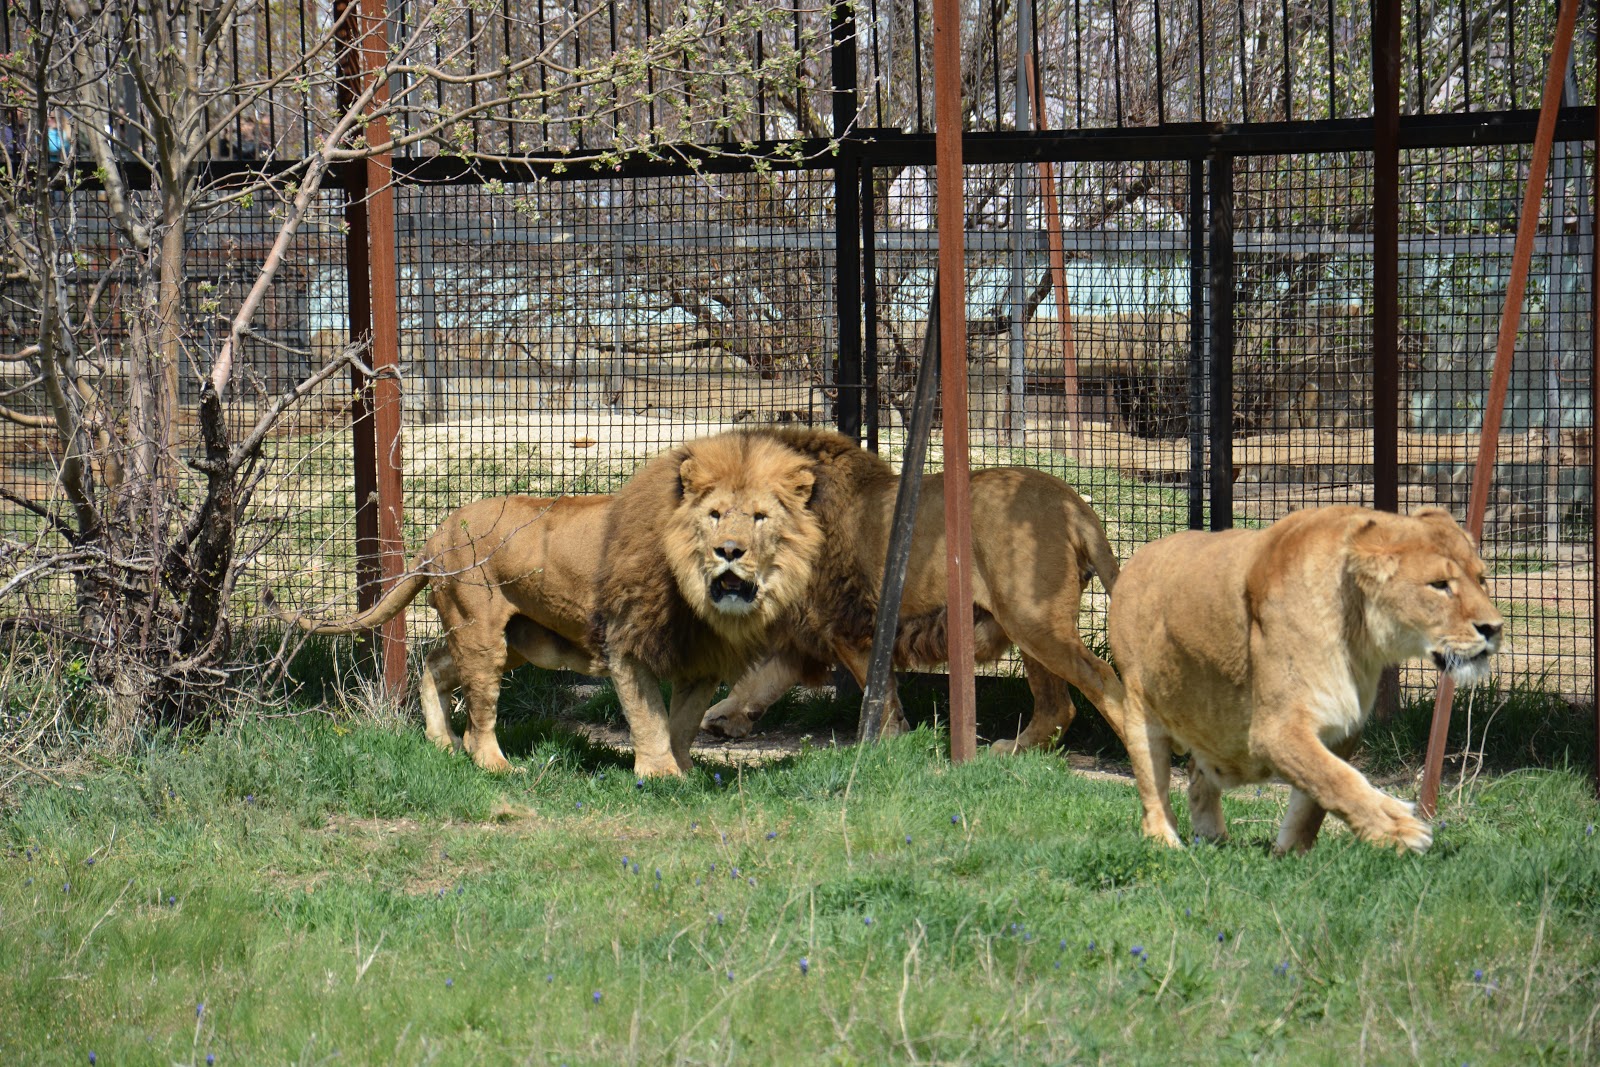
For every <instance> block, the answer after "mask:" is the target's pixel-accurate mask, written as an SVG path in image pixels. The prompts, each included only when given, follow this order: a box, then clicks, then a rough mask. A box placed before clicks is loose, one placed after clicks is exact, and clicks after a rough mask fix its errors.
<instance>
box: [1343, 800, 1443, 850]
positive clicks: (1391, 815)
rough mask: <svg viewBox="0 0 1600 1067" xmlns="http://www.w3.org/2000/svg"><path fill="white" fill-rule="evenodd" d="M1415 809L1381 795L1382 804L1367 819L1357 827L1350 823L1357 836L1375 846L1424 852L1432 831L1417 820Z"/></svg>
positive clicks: (1431, 839)
mask: <svg viewBox="0 0 1600 1067" xmlns="http://www.w3.org/2000/svg"><path fill="white" fill-rule="evenodd" d="M1415 811H1416V806H1415V805H1414V804H1407V803H1406V802H1405V801H1403V800H1396V799H1395V798H1393V797H1390V796H1385V797H1384V798H1383V803H1382V804H1381V805H1380V806H1379V808H1378V810H1377V811H1376V812H1375V813H1374V814H1373V817H1372V818H1371V819H1369V820H1365V821H1363V823H1362V824H1361V825H1354V824H1352V826H1351V828H1352V829H1353V830H1355V831H1356V834H1357V836H1359V837H1363V838H1365V839H1366V840H1368V841H1371V842H1372V843H1373V844H1376V845H1387V846H1389V847H1391V848H1393V849H1395V850H1396V851H1400V852H1404V851H1405V850H1406V849H1410V850H1411V851H1412V852H1426V851H1428V846H1430V845H1432V844H1433V830H1432V828H1430V827H1429V826H1428V824H1427V823H1425V822H1423V821H1422V820H1421V819H1419V818H1417V817H1416V815H1415V814H1414V812H1415Z"/></svg>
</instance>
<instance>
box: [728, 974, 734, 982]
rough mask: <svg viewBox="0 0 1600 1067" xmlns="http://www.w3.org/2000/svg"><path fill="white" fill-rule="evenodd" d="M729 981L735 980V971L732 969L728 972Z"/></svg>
mask: <svg viewBox="0 0 1600 1067" xmlns="http://www.w3.org/2000/svg"><path fill="white" fill-rule="evenodd" d="M728 981H730V982H731V981H733V972H732V971H729V972H728Z"/></svg>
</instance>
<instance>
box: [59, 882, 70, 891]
mask: <svg viewBox="0 0 1600 1067" xmlns="http://www.w3.org/2000/svg"><path fill="white" fill-rule="evenodd" d="M61 891H62V892H63V893H70V892H72V883H71V882H68V883H66V884H65V885H63V886H62V887H61Z"/></svg>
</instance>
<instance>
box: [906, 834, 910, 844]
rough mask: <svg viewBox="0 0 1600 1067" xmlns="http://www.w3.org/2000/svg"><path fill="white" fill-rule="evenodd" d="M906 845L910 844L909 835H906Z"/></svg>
mask: <svg viewBox="0 0 1600 1067" xmlns="http://www.w3.org/2000/svg"><path fill="white" fill-rule="evenodd" d="M906 844H908V845H909V844H911V835H910V834H907V835H906Z"/></svg>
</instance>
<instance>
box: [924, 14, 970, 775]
mask: <svg viewBox="0 0 1600 1067" xmlns="http://www.w3.org/2000/svg"><path fill="white" fill-rule="evenodd" d="M933 77H934V119H935V122H936V123H937V129H936V130H935V146H934V160H935V168H936V171H937V176H938V177H937V181H938V195H939V281H940V285H941V287H942V299H941V300H940V301H939V362H940V368H941V370H940V373H941V377H942V378H943V381H941V382H940V387H941V388H940V400H941V402H942V404H943V407H944V525H945V549H946V552H947V561H948V567H949V570H948V572H947V585H946V589H947V595H948V597H949V599H948V601H947V603H948V604H949V605H950V610H949V619H950V758H951V760H952V761H954V762H957V763H959V762H961V761H963V760H967V759H971V758H972V756H974V755H975V754H976V753H977V748H978V726H977V715H976V710H977V693H976V689H975V685H974V681H973V634H972V570H971V568H972V495H971V473H970V470H969V466H970V457H969V455H968V448H967V283H966V273H965V271H966V231H965V226H966V218H965V216H966V210H965V204H966V196H965V193H964V190H963V188H962V182H963V177H964V176H963V173H962V165H961V133H962V130H961V6H960V4H959V2H958V0H934V4H933Z"/></svg>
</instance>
